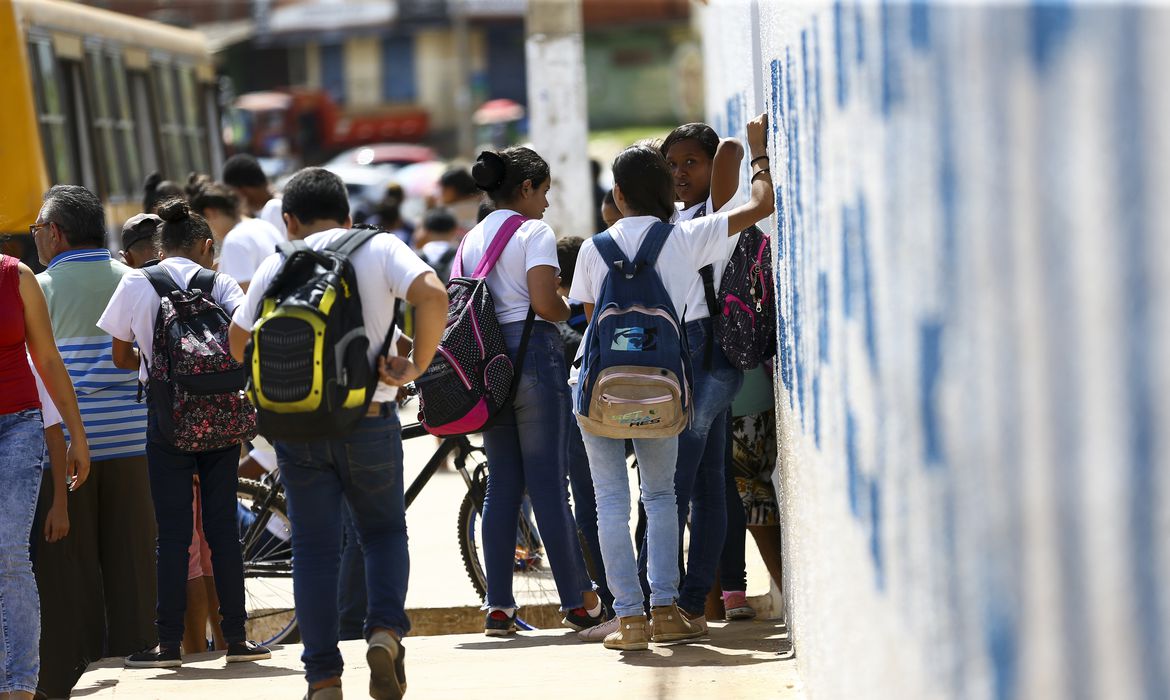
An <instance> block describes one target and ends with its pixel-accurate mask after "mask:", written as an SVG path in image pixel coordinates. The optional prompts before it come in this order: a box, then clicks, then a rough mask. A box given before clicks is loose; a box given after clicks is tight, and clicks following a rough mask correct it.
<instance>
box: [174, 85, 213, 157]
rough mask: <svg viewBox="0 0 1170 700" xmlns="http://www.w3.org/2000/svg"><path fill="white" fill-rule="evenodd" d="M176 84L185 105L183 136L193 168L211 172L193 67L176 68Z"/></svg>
mask: <svg viewBox="0 0 1170 700" xmlns="http://www.w3.org/2000/svg"><path fill="white" fill-rule="evenodd" d="M175 84H176V85H177V86H178V87H179V92H180V93H181V95H182V98H181V99H180V102H181V103H182V105H183V136H184V138H185V139H186V142H187V153H188V154H189V155H190V157H191V168H192V169H193V170H195V171H196V172H200V173H206V172H208V171H209V169H208V164H207V149H206V148H205V144H206V140H207V139H206V137H205V136H204V135H205V134H206V133H207V129H205V128H204V126H203V115H202V110H201V109H200V104H199V103H200V100H199V92H198V89H197V86H196V82H195V69H194V68H192V67H191V66H176V67H175Z"/></svg>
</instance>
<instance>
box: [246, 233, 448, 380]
mask: <svg viewBox="0 0 1170 700" xmlns="http://www.w3.org/2000/svg"><path fill="white" fill-rule="evenodd" d="M347 230H348V229H344V228H335V229H329V230H328V231H321V232H319V233H314V234H313V235H311V236H309V237H308V238H306V239H305V244H306V245H308V246H309V247H310V248H312V249H313V250H321V249H322V248H324V247H325V246H327V245H329V244H330V243H332V242H333V241H335V240H337V239H338V238H339V237H341V236H342V235H344V234H345V233H346V231H347ZM282 262H283V258H282V257H281V256H280V255H271V256H269V257H268V258H267V259H265V260H264V262H263V263H261V264H260V269H258V270H256V275H255V276H254V277H253V278H252V284H251V285H250V286H249V287H248V293H247V295H246V296H245V299H244V303H243V304H240V307H239V308H238V309H236V313H235V316H234V317H233V318H232V322H233V323H235V324H236V325H237V326H239V327H240V328H243V329H244V330H246V331H251V330H252V327H253V326H254V325H255V324H256V311H257V310H258V309H259V308H260V300H261V299H262V298H263V297H264V291H265V290H266V289H267V288H268V284H269V283H270V282H271V281H272V278H273V277H274V276H275V275H276V273H277V271H278V270H280V265H281V263H282ZM350 262H351V263H352V264H353V271H354V274H355V275H356V276H357V282H358V294H359V295H360V296H361V300H362V321H363V322H364V323H365V326H366V335H367V336H368V337H369V339H370V348H369V350H368V351H367V355H368V359H369V361H370V366H371V367H373V366H375V362H376V360H377V357H378V351H379V350H381V349H382V343H383V342H384V341H385V340H386V334H387V333H389V332H390V324H391V323H392V322H393V320H394V305H395V302H397V301H398V300H399V299H405V298H406V292H407V290H409V289H410V285H411V284H413V283H414V280H415V279H416V278H417V277H418V276H419V275H421V274H423V273H426V272H431V271H432V270H431V268H430V266H428V265H427V264H426V263H425V262H423V260H422V259H421V258H419V257H418V256H417V255H415V254H414V251H413V250H411V249H410V248H408V247H406V244H405V243H403V242H402V241H400V240H398V238H397V237H396V236H374V237H373V238H372V239H370V241H369V242H368V243H366V244H365V245H363V246H362V247H361V248H358V249H357V250H356V251H354V254H353V255H352V256H350ZM387 354H388V355H396V354H398V351H397V347H396V344H395V343H391V344H390V350H389V352H388V353H387ZM397 394H398V390H397V389H396V388H395V387H392V386H390V385H388V384H382V383H379V384H378V388H377V390H376V391H375V392H374V397H373V400H374V401H393V400H394V398H395V397H396V396H397Z"/></svg>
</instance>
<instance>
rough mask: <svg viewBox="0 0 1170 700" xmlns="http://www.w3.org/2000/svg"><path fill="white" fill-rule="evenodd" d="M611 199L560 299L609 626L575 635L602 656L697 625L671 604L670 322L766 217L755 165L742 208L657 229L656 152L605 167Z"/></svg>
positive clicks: (673, 366) (683, 346)
mask: <svg viewBox="0 0 1170 700" xmlns="http://www.w3.org/2000/svg"><path fill="white" fill-rule="evenodd" d="M766 132H767V129H766V118H765V117H764V115H761V116H760V117H757V118H756V119H754V120H752V121H751V122H750V123H749V124H748V138H749V145H750V147H751V149H752V153H753V156H765V158H764V159H757V161H756V162H757V163H760V162H762V160H766V146H765V140H764V139H765V134H766ZM613 173H614V180H615V186H614V200H615V201H616V203H617V206H618V209H620V210H621V212H622V214H623V216H624V217H625V218H623V219H621V220H620V221H618V222H617V223H616V224H615V225H614V226H612V227H611V228H610V229H608V230H607V231H606V232H605V233H602V234H599V235H598V236H594V237H593V238H592V239H591V240H589V241H586V242H585V244H584V245H583V246H582V247H581V252H580V255H579V257H578V260H577V270H576V273H575V275H574V279H573V286H572V290H571V293H572V296H573V297H574V298H576V299H580V300H581V301H583V302H585V310H586V313H587V314H588V315H589V316H590V319H591V320H590V323H589V327H588V329H587V330H586V335H585V340H584V341H583V346H584V352H583V362H582V364H581V368H580V373H579V375H578V381H577V385H576V388H575V390H574V392H575V402H574V403H575V410H576V413H577V416H578V422H579V424H580V425H581V428H582V437H583V438H584V441H585V448H586V451H587V452H588V453H589V467H590V471H591V472H592V474H593V482H594V487H595V490H596V495H597V512H598V531H599V537H600V541H601V552H602V557H603V558H604V560H605V570H606V578H607V580H608V582H609V587H610V590H611V591H612V592H613V594H614V611H615V613H616V614H617V617H615V618H614V619H613V620H611V621H610V622H608V623H605V624H603V625H600V626H598V627H597V628H594V629H592V630H586V631H584V632H581V633H580V636H581V638H582V639H584V640H586V641H603V642H604V644H605V646H606V647H608V648H611V649H620V650H636V649H646V648H647V644H648V642H651V641H653V642H670V641H681V640H685V639H693V638H695V637H697V636H700V635H702V634H703V633H704V632H705V629H704V628H703V627H701V626H699V625H696V624H695V623H693V622H691V621H690V620H689V619H687V618H686V617H685V616H684V615H683V614H682V612H681V611H680V610H679V609H678V607H677V605H676V598H677V596H678V578H679V575H678V553H679V539H678V537H679V525H678V519H677V508H676V502H675V484H674V475H675V464H676V461H677V460H678V457H679V449H680V446H679V439H678V435H679V433H681V432H682V431H683V430H684V429H685V428H686V426H687V424H688V422H689V421H690V419H691V413H692V411H693V410H694V408H693V405H692V404H693V401H694V398H693V396H692V387H691V376H690V375H691V367H690V354H689V351H688V344H689V339H688V335H689V334H688V333H687V331H686V330H684V328H683V327H682V325H681V319H682V318H683V317H684V314H685V309H686V303H687V298H688V296H687V295H688V293H689V291H690V285H691V281H692V278H693V277H695V276H696V274H697V272H698V270H699V268H701V267H703V266H704V265H707V264H709V263H711V262H713V261H715V260H718V259H721V258H724V257H725V256H726V252H727V239H728V237H729V236H731V235H734V233H735V232H737V231H739V230H740V229H742V228H744V227H746V226H748V225H750V224H753V223H755V222H756V221H759V220H760V219H762V218H764V217H765V216H768V215H769V214H771V213H772V211H773V209H774V206H775V202H774V200H773V196H772V192H771V179H770V173H769V170H768V169H767V168H766V167H759V168H756V169H755V172H754V174H753V175H752V182H751V184H752V190H751V200H750V201H749V202H748V203H747V204H745V205H743V206H741V207H737V208H735V209H733V210H731V211H729V212H727V213H725V214H717V215H714V216H709V217H704V218H701V219H695V220H692V221H687V222H682V223H680V224H678V225H676V226H671V225H670V224H668V223H666V222H668V221H670V220H671V219H672V218H673V217H674V214H675V207H674V186H673V185H674V183H673V182H672V178H671V173H670V170H669V169H668V166H667V164H666V161H665V159H663V157H662V154H661V153H659V152H657V151H655V150H654V149H651V148H648V147H646V146H633V147H631V148H628V149H626V150H625V151H623V152H622V153H621V154H620V155H619V156H618V157H617V159H616V160H615V161H614V165H613ZM624 438H633V440H634V450H635V452H636V453H637V455H638V464H639V469H640V470H641V477H642V482H641V490H642V494H641V497H642V502H643V504H644V506H645V509H646V515H647V520H648V525H647V546H646V550H647V554H648V562H649V563H648V568H649V581H650V606H651V610H650V613H651V620H650V623H649V626H648V625H647V620H646V616H645V613H644V606H645V603H646V600H645V596H644V594H643V592H642V588H641V586H640V585H639V582H638V571H637V563H636V559H635V557H634V551H633V546H632V542H631V539H630V529H629V522H630V498H629V476H628V474H627V469H626V460H625V447H624V443H623V440H624Z"/></svg>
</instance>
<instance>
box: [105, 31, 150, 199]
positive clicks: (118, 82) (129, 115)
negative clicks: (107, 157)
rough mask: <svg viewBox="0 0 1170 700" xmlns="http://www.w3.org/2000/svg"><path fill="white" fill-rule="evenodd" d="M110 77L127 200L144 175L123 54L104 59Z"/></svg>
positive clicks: (112, 103) (117, 142)
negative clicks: (125, 180) (126, 185)
mask: <svg viewBox="0 0 1170 700" xmlns="http://www.w3.org/2000/svg"><path fill="white" fill-rule="evenodd" d="M105 64H106V70H107V72H108V73H109V89H110V109H111V112H112V114H113V119H114V142H115V143H116V145H117V148H118V153H119V155H120V156H121V158H122V172H124V173H125V174H126V179H127V181H128V182H127V184H128V187H127V190H126V194H127V196H130V195H131V194H132V193H134V192H135V191H136V190H137V188H138V185H139V184H140V183H141V182H142V180H143V177H144V176H145V174H144V173H143V171H142V160H141V158H140V156H139V152H138V137H137V134H136V132H135V128H134V113H133V112H132V111H131V109H130V88H129V86H128V85H127V76H126V68H125V66H124V65H123V63H122V54H121V53H114V52H110V53H107V54H106V56H105Z"/></svg>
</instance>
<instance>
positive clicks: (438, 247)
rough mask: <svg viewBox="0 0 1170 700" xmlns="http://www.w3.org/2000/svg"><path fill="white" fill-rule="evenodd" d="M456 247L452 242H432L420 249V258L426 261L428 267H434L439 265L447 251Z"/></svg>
mask: <svg viewBox="0 0 1170 700" xmlns="http://www.w3.org/2000/svg"><path fill="white" fill-rule="evenodd" d="M454 247H455V246H454V245H452V244H451V241H431V242H430V243H427V244H426V245H424V246H423V247H422V248H420V249H419V251H418V256H419V257H420V258H422V259H423V260H426V261H427V264H428V265H430V266H431V267H434V266H435V265H438V264H439V262H440V261H441V260H442V259H443V256H444V255H446V254H447V251H449V250H451V249H452V248H454Z"/></svg>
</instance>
